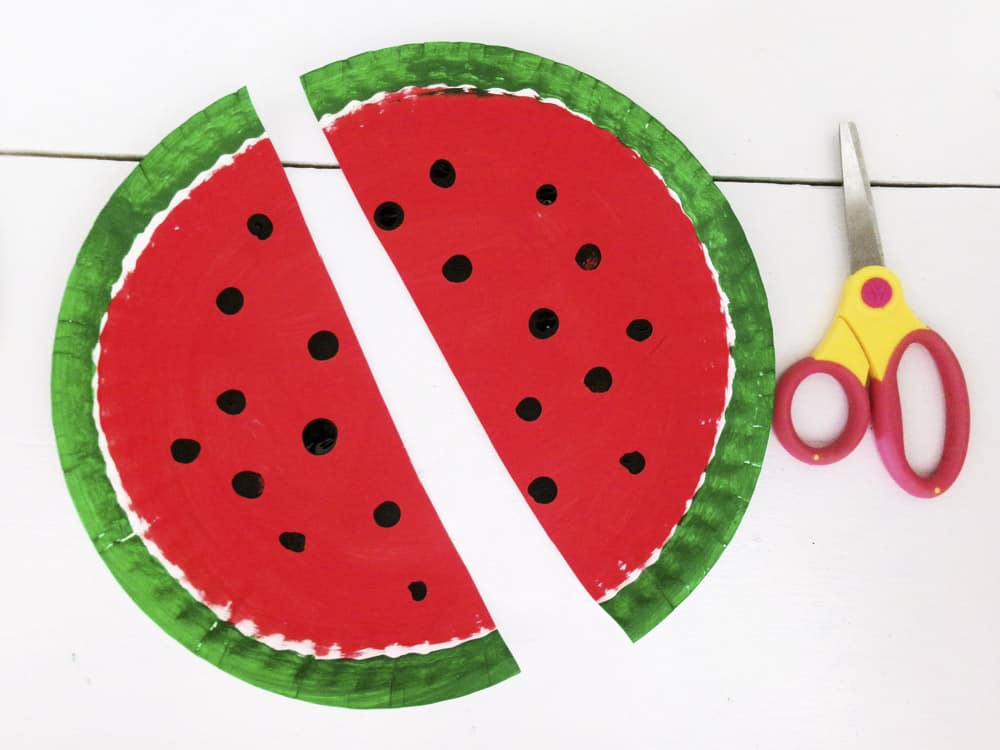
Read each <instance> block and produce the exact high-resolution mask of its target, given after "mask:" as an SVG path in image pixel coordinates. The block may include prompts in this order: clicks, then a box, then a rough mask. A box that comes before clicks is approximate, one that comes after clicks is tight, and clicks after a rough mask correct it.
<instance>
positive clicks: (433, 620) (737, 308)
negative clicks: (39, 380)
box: [52, 43, 773, 707]
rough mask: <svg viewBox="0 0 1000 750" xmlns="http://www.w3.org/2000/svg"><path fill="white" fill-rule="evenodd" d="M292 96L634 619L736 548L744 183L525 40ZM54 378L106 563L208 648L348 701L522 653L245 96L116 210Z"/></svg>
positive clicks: (465, 47)
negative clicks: (457, 533) (428, 489)
mask: <svg viewBox="0 0 1000 750" xmlns="http://www.w3.org/2000/svg"><path fill="white" fill-rule="evenodd" d="M303 85H304V87H305V91H306V94H307V96H308V98H309V101H310V103H311V104H312V107H313V110H314V111H315V112H316V114H317V116H318V117H319V118H320V123H321V125H322V127H323V129H324V131H325V133H326V135H327V137H328V139H329V142H330V145H331V146H332V148H333V150H334V153H335V155H336V157H337V160H338V162H339V164H340V166H341V168H342V170H343V176H344V177H346V179H347V180H348V182H349V183H350V185H351V187H352V188H353V190H354V193H355V195H356V197H357V200H358V204H359V208H358V209H357V210H360V211H363V212H364V213H365V215H366V216H367V217H368V218H369V220H370V222H371V226H372V231H373V232H374V233H375V234H376V235H377V236H378V238H379V240H380V241H381V243H382V245H383V247H384V248H385V251H386V252H387V253H388V254H389V256H390V257H391V259H392V260H393V262H394V263H395V265H396V268H397V269H398V271H399V273H400V275H401V276H402V278H403V280H404V282H405V283H406V285H407V287H408V289H409V291H410V293H411V295H412V297H413V299H414V301H415V302H416V304H417V306H418V307H419V309H420V310H421V312H422V313H423V316H424V318H425V320H426V322H427V324H428V326H429V328H430V330H431V331H432V333H433V334H434V337H435V339H436V341H437V343H438V345H439V346H440V347H441V349H442V351H443V353H444V355H445V357H446V358H447V360H448V362H449V364H450V365H451V367H452V369H453V371H454V373H455V375H456V377H457V379H458V381H459V383H460V384H461V386H462V387H463V389H464V390H465V393H466V395H467V396H468V399H469V401H470V403H471V404H472V406H473V408H474V409H475V411H476V413H477V414H478V416H479V418H480V420H481V422H482V424H483V426H484V428H485V430H486V432H487V434H488V435H489V437H490V439H491V440H492V441H493V444H494V446H495V447H496V449H497V452H498V454H499V455H500V457H501V459H502V460H503V461H504V463H505V464H506V466H507V468H508V470H509V471H510V474H511V476H512V477H513V479H514V481H515V482H516V483H517V485H518V486H519V487H520V488H521V489H522V491H523V493H524V497H525V500H526V502H528V503H529V505H530V506H531V508H532V509H533V511H534V513H535V514H536V516H537V518H538V521H539V523H541V524H542V526H543V527H544V529H545V530H546V532H547V533H548V535H549V536H550V537H551V539H552V541H553V543H554V544H555V545H556V546H557V547H558V548H559V550H560V551H561V552H562V554H563V556H564V557H565V559H566V561H567V563H568V564H569V565H570V567H571V568H572V570H573V571H574V573H576V575H577V577H578V578H579V579H580V581H581V583H582V584H583V586H584V587H585V588H586V589H587V591H588V592H589V593H590V594H591V596H592V597H593V598H594V599H595V600H596V601H597V602H599V603H600V606H602V607H603V608H604V609H605V610H606V611H607V612H608V613H609V614H610V615H611V616H612V617H613V618H614V619H615V620H616V621H617V622H618V623H619V624H620V625H621V627H622V628H623V629H624V630H625V631H626V633H627V634H628V635H629V636H630V637H631V638H632V639H637V638H639V637H640V636H642V635H643V634H645V633H646V632H648V631H649V630H650V629H651V628H652V627H653V626H654V625H656V624H657V623H658V622H659V621H660V620H662V619H663V618H664V617H665V616H666V615H667V614H668V613H669V612H670V611H671V610H672V609H673V608H674V607H675V606H676V605H677V604H678V603H679V602H680V601H681V600H682V599H683V598H684V597H685V596H686V595H687V594H688V593H689V592H690V591H691V590H692V588H693V587H694V586H695V585H696V584H697V583H698V582H699V581H700V580H701V579H702V577H703V576H704V575H705V574H706V572H707V571H708V569H709V568H710V567H711V565H712V564H713V563H714V562H715V560H716V559H717V558H718V556H719V555H720V553H721V552H722V550H723V548H724V547H725V545H726V544H727V542H728V541H729V539H730V538H731V537H732V534H733V533H734V531H735V529H736V526H737V524H738V523H739V520H740V518H741V516H742V514H743V512H744V510H745V508H746V505H747V502H748V501H749V498H750V495H751V493H752V491H753V487H754V484H755V481H756V478H757V473H758V471H759V466H760V460H761V457H762V455H763V452H764V447H765V444H766V442H767V436H768V430H769V424H770V413H771V395H772V391H773V355H772V346H771V330H770V320H769V317H768V313H767V306H766V301H765V297H764V292H763V289H762V287H761V283H760V279H759V276H758V273H757V269H756V266H755V264H754V260H753V256H752V254H751V252H750V249H749V247H748V246H747V244H746V240H745V238H744V235H743V232H742V231H741V229H740V226H739V224H738V223H737V221H736V218H735V217H734V216H733V213H732V211H731V210H730V208H729V206H728V204H727V203H726V201H725V199H724V198H723V196H722V195H721V193H720V192H719V191H718V189H717V188H716V187H715V185H714V183H713V182H712V179H711V178H710V176H709V175H708V174H707V173H706V172H705V170H704V169H703V168H702V167H701V166H700V165H699V164H698V162H697V161H696V160H695V159H694V157H692V156H691V154H689V153H688V152H687V150H686V149H685V148H684V146H683V145H682V144H681V143H680V142H679V141H678V140H677V139H676V138H675V137H674V136H673V135H671V134H670V133H669V132H668V131H667V130H666V129H665V128H664V127H663V126H662V125H660V124H659V123H658V122H657V121H656V120H654V119H653V118H652V117H651V116H650V115H649V114H648V113H646V112H645V111H644V110H642V109H641V108H640V107H638V106H637V105H635V104H633V103H632V102H631V101H629V100H628V99H626V98H625V97H624V96H622V95H621V94H618V93H617V92H615V91H613V90H611V89H610V88H608V87H607V86H605V85H604V84H602V83H600V82H598V81H596V80H595V79H593V78H590V77H589V76H586V75H584V74H582V73H579V72H577V71H575V70H573V69H571V68H568V67H566V66H563V65H558V64H556V63H553V62H551V61H548V60H545V59H543V58H540V57H536V56H534V55H530V54H526V53H523V52H517V51H514V50H509V49H504V48H497V47H487V46H481V45H474V44H451V43H435V44H424V45H411V46H406V47H398V48H392V49H387V50H381V51H378V52H371V53H367V54H363V55H359V56H357V57H354V58H351V59H349V60H345V61H342V62H338V63H333V64H332V65H329V66H327V67H324V68H321V69H319V70H316V71H313V72H312V73H309V74H307V75H306V76H304V77H303ZM52 398H53V413H54V421H55V429H56V436H57V439H58V445H59V452H60V457H61V460H62V464H63V469H64V471H65V474H66V479H67V482H68V484H69V487H70V490H71V492H72V495H73V498H74V501H75V503H76V506H77V509H78V511H79V513H80V516H81V518H82V519H83V522H84V525H85V526H86V528H87V531H88V533H89V534H90V536H91V539H92V540H93V542H94V544H95V546H96V547H97V549H98V551H99V553H100V554H101V556H102V557H103V559H104V561H105V562H106V563H107V565H108V567H109V568H110V569H111V571H112V572H113V573H114V575H115V576H116V578H117V579H118V580H119V582H120V583H121V585H122V586H123V587H124V588H125V589H126V591H128V593H129V594H130V595H131V596H132V598H133V599H134V600H135V601H136V602H137V603H138V604H139V606H140V607H142V608H143V609H144V610H145V611H146V612H147V613H148V614H149V615H150V616H151V617H152V618H153V619H154V620H155V621H156V622H157V623H158V624H159V625H160V626H161V627H162V628H163V629H164V630H166V631H167V632H168V633H169V634H170V635H172V636H173V637H174V638H176V639H177V640H178V641H180V642H181V643H182V644H184V645H185V646H186V647H188V648H189V649H191V650H192V651H194V652H195V653H197V654H198V655H200V656H202V657H203V658H205V659H207V660H209V661H210V662H212V663H214V664H216V665H217V666H219V667H221V668H222V669H224V670H226V671H228V672H230V673H232V674H234V675H236V676H238V677H240V678H242V679H244V680H247V681H248V682H251V683H253V684H256V685H259V686H261V687H265V688H267V689H269V690H273V691H275V692H278V693H282V694H286V695H291V696H294V697H298V698H302V699H305V700H309V701H315V702H318V703H326V704H334V705H342V706H354V707H380V706H403V705H414V704H420V703H427V702H431V701H436V700H442V699H445V698H451V697H455V696H459V695H463V694H466V693H468V692H471V691H474V690H478V689H481V688H483V687H486V686H489V685H491V684H494V683H497V682H499V681H501V680H504V679H506V678H507V677H510V676H511V675H513V674H515V673H516V672H517V666H516V664H515V662H514V660H513V658H512V656H511V654H510V652H509V651H508V649H507V647H506V646H505V644H504V642H503V641H502V640H501V636H500V635H499V634H498V632H497V630H496V627H495V625H494V622H493V620H492V619H491V617H490V614H489V612H488V611H487V610H486V607H485V606H484V604H483V601H482V599H481V597H480V595H479V593H478V591H477V589H476V587H475V585H474V583H473V581H472V579H471V577H470V576H469V574H468V572H467V570H466V568H465V566H464V565H463V563H462V561H461V559H460V558H459V556H458V554H457V552H456V551H455V549H454V547H453V546H452V544H451V542H450V540H449V538H448V536H447V534H446V532H445V530H444V528H443V526H442V524H441V523H440V521H439V520H438V517H437V515H436V513H435V511H434V506H433V498H428V496H427V495H426V493H425V492H424V490H423V488H422V486H421V484H420V481H419V480H418V478H417V476H416V474H415V472H414V470H413V468H412V466H411V464H410V462H409V459H408V457H407V454H406V451H405V449H404V447H403V444H402V442H401V440H400V438H399V436H398V434H397V432H396V430H395V428H394V426H393V422H392V420H391V418H390V415H389V413H388V411H387V409H386V407H385V405H384V403H383V402H382V399H381V397H380V395H379V391H378V388H377V387H376V384H375V381H374V380H373V378H372V375H371V374H370V372H369V369H368V366H367V364H366V361H365V358H364V354H363V353H362V351H361V349H360V347H359V345H358V342H357V340H356V339H355V337H354V334H353V331H352V327H351V323H350V321H349V320H348V318H347V315H346V314H345V312H344V309H343V307H342V306H341V303H340V301H339V298H338V296H337V292H336V290H335V287H334V283H333V282H332V281H331V280H330V278H329V277H328V275H327V273H326V270H325V266H324V264H323V262H322V260H321V258H320V255H319V254H318V252H317V250H316V248H315V246H314V245H313V242H312V240H311V238H310V235H309V232H308V229H307V228H306V226H305V223H304V221H303V218H302V216H301V214H300V212H299V209H298V207H297V204H296V202H295V199H294V196H293V194H292V192H291V189H290V187H289V184H288V182H287V180H286V178H285V174H284V171H283V168H282V166H281V163H280V161H279V159H278V157H277V155H276V154H275V151H274V149H273V148H272V146H271V144H270V142H269V141H268V139H267V137H266V135H265V134H264V132H263V127H262V126H261V124H260V122H259V120H258V119H257V117H256V115H255V113H254V111H253V108H252V106H251V104H250V101H249V99H248V97H247V95H246V93H245V91H240V92H237V93H236V94H233V95H230V96H228V97H225V98H223V99H221V100H219V101H218V102H216V103H215V104H213V105H211V106H210V107H208V108H207V109H205V110H204V111H203V112H201V113H199V114H198V115H196V116H195V117H193V118H192V119H190V120H189V121H188V122H186V123H185V124H184V125H182V126H181V127H180V128H178V129H177V130H176V131H174V132H173V133H171V134H170V135H169V136H168V137H167V138H166V139H165V140H164V141H163V142H162V143H161V144H160V145H158V146H157V147H156V148H154V149H153V150H152V151H151V152H150V153H149V155H148V156H147V157H146V158H145V159H143V161H142V163H141V164H140V165H139V167H137V168H136V170H135V171H134V172H133V173H132V174H131V175H129V177H128V178H126V180H125V181H124V182H123V183H122V185H121V186H120V187H119V188H118V190H117V191H116V192H115V193H114V195H113V196H112V197H111V199H110V201H109V202H108V204H107V206H106V207H105V208H104V210H103V211H102V212H101V214H100V216H99V217H98V219H97V221H96V223H95V225H94V228H93V229H92V231H91V233H90V234H89V236H88V237H87V239H86V241H85V243H84V245H83V248H82V249H81V251H80V254H79V257H78V259H77V262H76V265H75V267H74V269H73V272H72V275H71V277H70V280H69V283H68V285H67V289H66V294H65V297H64V300H63V305H62V310H61V312H60V321H59V326H58V330H57V334H56V343H55V352H54V356H53V375H52ZM472 501H475V499H473V500H472Z"/></svg>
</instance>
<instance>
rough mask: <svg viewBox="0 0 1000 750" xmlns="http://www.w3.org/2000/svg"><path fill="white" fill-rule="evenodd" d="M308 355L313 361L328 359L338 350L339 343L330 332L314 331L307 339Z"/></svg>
mask: <svg viewBox="0 0 1000 750" xmlns="http://www.w3.org/2000/svg"><path fill="white" fill-rule="evenodd" d="M308 346H309V354H310V355H312V358H313V359H321V360H322V359H330V358H332V357H333V356H334V355H336V354H337V351H338V350H339V349H340V342H339V341H337V337H336V336H335V335H333V333H331V332H330V331H316V333H314V334H313V335H312V336H310V337H309V344H308Z"/></svg>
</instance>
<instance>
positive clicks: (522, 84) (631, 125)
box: [302, 42, 774, 641]
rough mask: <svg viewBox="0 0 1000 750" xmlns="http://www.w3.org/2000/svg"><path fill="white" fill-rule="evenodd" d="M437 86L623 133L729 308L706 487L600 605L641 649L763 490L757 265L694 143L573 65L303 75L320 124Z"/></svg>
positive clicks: (764, 324) (458, 55) (763, 320)
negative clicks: (719, 415) (549, 105)
mask: <svg viewBox="0 0 1000 750" xmlns="http://www.w3.org/2000/svg"><path fill="white" fill-rule="evenodd" d="M438 83H443V84H448V85H454V86H457V85H465V84H470V85H473V86H476V87H477V88H481V89H488V88H493V87H498V88H503V89H506V90H508V91H519V90H522V89H533V90H534V91H536V92H537V93H538V95H539V96H541V97H543V98H549V97H552V98H555V99H558V100H559V101H561V102H563V103H564V104H565V105H566V106H567V107H569V108H570V109H571V110H573V111H574V112H579V113H581V114H584V115H586V116H588V117H590V118H591V119H592V120H593V121H594V123H595V124H596V125H598V126H599V127H601V128H604V129H605V130H608V131H610V132H612V133H614V134H615V135H616V136H617V137H618V138H619V139H620V140H621V141H622V142H623V143H624V144H625V145H627V146H629V147H630V148H634V149H635V150H636V151H637V152H638V153H639V154H640V155H641V156H642V158H643V159H645V161H646V163H647V164H649V165H650V166H652V167H654V168H656V169H657V170H659V172H660V174H661V175H662V176H663V178H664V180H665V182H666V183H667V185H669V186H670V187H671V189H673V190H674V191H675V192H676V193H677V195H678V196H679V197H680V200H681V205H682V206H683V208H684V210H685V212H686V213H687V215H688V216H689V217H690V218H691V220H692V221H693V222H694V226H695V229H696V231H697V233H698V236H699V238H700V239H701V241H702V242H703V243H704V245H705V246H706V247H707V248H708V253H709V257H710V258H711V260H712V263H713V265H714V266H715V268H716V270H717V271H718V274H719V283H720V286H721V287H722V290H723V291H724V292H725V294H726V295H727V297H728V298H729V314H730V317H731V319H732V322H733V326H734V327H735V329H736V341H735V343H734V345H733V347H732V356H733V360H734V361H735V370H736V373H735V378H734V381H733V386H732V398H731V399H730V402H729V405H728V406H727V407H726V412H725V425H724V427H723V430H722V434H721V435H720V437H719V442H718V445H717V446H716V449H715V454H714V455H713V457H712V460H711V461H710V462H709V464H708V466H707V468H706V471H705V481H704V483H703V484H702V485H701V487H700V488H699V490H698V492H697V493H696V495H695V497H694V500H693V502H692V503H691V508H690V510H689V511H688V512H687V513H686V514H685V515H684V517H683V519H682V520H681V522H680V523H679V524H678V526H677V528H676V530H675V531H674V533H673V535H672V536H671V537H670V539H669V540H668V541H667V543H666V545H665V546H664V548H663V551H662V553H661V554H660V556H659V558H658V559H657V560H656V561H655V562H654V563H653V564H651V565H649V566H648V567H647V568H646V569H645V570H644V571H643V572H642V573H641V574H640V575H639V577H638V578H637V579H636V580H634V581H633V582H632V583H630V584H628V585H627V586H625V587H624V588H622V589H621V591H619V592H618V594H616V595H615V596H614V597H613V598H611V599H609V600H607V601H604V602H602V604H601V606H602V607H603V608H604V609H605V610H606V611H607V612H608V614H610V615H611V616H612V617H613V618H614V619H615V620H616V621H617V622H618V623H619V625H621V627H622V628H623V629H624V630H625V632H626V633H627V634H628V636H629V637H630V638H631V639H632V640H633V641H636V640H638V639H639V638H641V637H642V636H643V635H645V634H646V633H648V632H649V631H650V630H651V629H652V628H653V627H654V626H656V625H657V624H658V623H659V622H661V621H662V620H663V619H664V618H665V617H666V616H667V615H668V614H670V612H672V611H673V610H674V608H676V607H677V605H678V604H680V602H681V601H682V600H683V599H684V598H686V597H687V595H688V594H690V593H691V591H692V590H693V589H694V587H695V586H696V585H697V584H698V583H699V582H700V581H701V580H702V579H703V578H704V577H705V575H706V574H707V573H708V571H709V569H710V568H711V567H712V565H714V564H715V562H716V561H717V560H718V559H719V556H720V555H721V554H722V552H723V550H724V549H725V548H726V545H727V544H728V543H729V541H730V539H732V537H733V534H734V533H735V532H736V528H737V526H738V525H739V523H740V520H741V519H742V517H743V513H744V512H745V511H746V508H747V505H748V503H749V501H750V496H751V494H752V493H753V489H754V486H755V485H756V483H757V477H758V474H759V472H760V467H761V462H762V460H763V457H764V450H765V448H766V446H767V440H768V434H769V432H770V429H771V412H772V404H773V397H774V345H773V340H772V333H771V318H770V314H769V312H768V307H767V296H766V294H765V291H764V286H763V284H762V283H761V279H760V274H759V272H758V270H757V264H756V262H755V261H754V257H753V253H752V252H751V250H750V247H749V245H748V244H747V240H746V236H745V235H744V233H743V229H742V227H741V226H740V224H739V221H738V220H737V219H736V216H735V215H734V214H733V211H732V209H731V208H730V206H729V203H728V202H727V201H726V199H725V197H724V196H723V194H722V192H721V191H720V190H719V189H718V187H717V186H716V185H715V182H714V181H713V180H712V177H711V175H709V174H708V172H706V171H705V169H704V167H702V166H701V164H700V163H699V162H698V160H697V159H695V157H694V156H693V155H692V154H691V153H690V152H689V151H688V150H687V148H685V146H684V144H683V143H681V142H680V140H678V139H677V138H676V137H675V136H674V135H673V134H672V133H671V132H670V131H668V130H667V129H666V128H665V127H664V126H663V125H661V124H660V123H659V122H658V121H657V120H656V119H655V118H654V117H653V116H652V115H650V114H649V113H648V112H646V111H645V110H644V109H642V108H641V107H640V106H638V105H637V104H635V103H634V102H632V101H631V100H630V99H628V98H627V97H625V96H623V95H622V94H620V93H618V92H617V91H615V90H614V89H612V88H610V87H609V86H607V85H606V84H604V83H601V82H600V81H598V80H597V79H596V78H593V77H591V76H589V75H587V74H585V73H581V72H580V71H578V70H575V69H574V68H571V67H569V66H567V65H562V64H560V63H556V62H553V61H552V60H547V59H545V58H543V57H539V56H537V55H533V54H530V53H527V52H521V51H518V50H514V49H509V48H507V47H495V46H490V45H484V44H476V43H469V42H429V43H425V44H409V45H404V46H400V47H390V48H387V49H382V50H377V51H374V52H366V53H363V54H360V55H357V56H355V57H351V58H348V59H346V60H342V61H339V62H335V63H331V64H330V65H327V66H325V67H322V68H318V69H317V70H314V71H312V72H310V73H307V74H305V75H304V76H302V86H303V88H304V89H305V92H306V96H307V97H308V99H309V103H310V105H311V106H312V109H313V112H314V113H315V114H316V117H317V118H320V119H321V118H322V117H323V115H326V114H333V113H337V112H340V111H341V110H342V109H343V108H344V107H345V106H347V105H348V104H350V103H351V102H352V101H364V100H366V99H369V98H370V97H372V96H374V95H375V94H378V93H379V92H382V91H398V90H399V89H402V88H404V87H406V86H414V85H417V86H425V85H431V84H438Z"/></svg>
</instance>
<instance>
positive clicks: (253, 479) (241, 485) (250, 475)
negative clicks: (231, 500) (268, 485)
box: [233, 471, 264, 500]
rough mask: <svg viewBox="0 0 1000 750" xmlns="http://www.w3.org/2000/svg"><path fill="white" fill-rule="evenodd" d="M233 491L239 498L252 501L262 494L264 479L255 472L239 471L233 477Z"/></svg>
mask: <svg viewBox="0 0 1000 750" xmlns="http://www.w3.org/2000/svg"><path fill="white" fill-rule="evenodd" d="M233 491H234V492H236V494H237V495H239V496H240V497H245V498H247V499H248V500H254V499H256V498H258V497H260V496H261V495H263V494H264V477H262V476H261V475H260V474H258V473H257V472H256V471H241V472H240V473H239V474H237V475H236V476H234V477H233Z"/></svg>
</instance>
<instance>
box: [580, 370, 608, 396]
mask: <svg viewBox="0 0 1000 750" xmlns="http://www.w3.org/2000/svg"><path fill="white" fill-rule="evenodd" d="M583 384H584V385H585V386H587V387H588V388H589V389H590V390H592V391H593V392H594V393H604V392H606V391H607V390H609V389H610V388H611V373H610V372H609V371H608V368H606V367H592V368H591V369H590V370H588V371H587V374H586V375H584V376H583Z"/></svg>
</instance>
